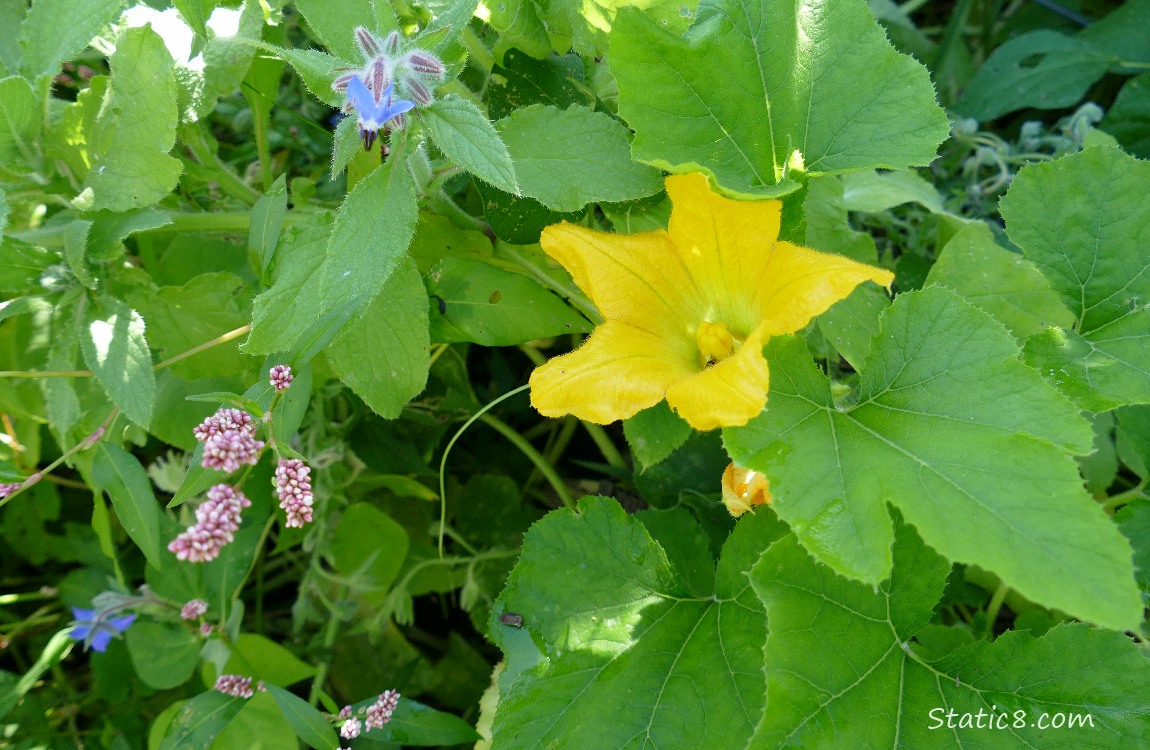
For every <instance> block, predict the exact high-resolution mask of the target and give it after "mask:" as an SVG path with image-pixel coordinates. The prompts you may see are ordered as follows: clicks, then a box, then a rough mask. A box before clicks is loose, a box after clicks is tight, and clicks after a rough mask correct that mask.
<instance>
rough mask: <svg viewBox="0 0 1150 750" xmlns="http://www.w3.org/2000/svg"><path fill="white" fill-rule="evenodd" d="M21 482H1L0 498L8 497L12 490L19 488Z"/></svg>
mask: <svg viewBox="0 0 1150 750" xmlns="http://www.w3.org/2000/svg"><path fill="white" fill-rule="evenodd" d="M23 484H24V483H23V482H4V483H3V484H0V500H2V499H4V498H6V497H8V496H9V495H11V494H12V493H13V492H15V491H16V490H18V489H20V487H21V486H22V485H23Z"/></svg>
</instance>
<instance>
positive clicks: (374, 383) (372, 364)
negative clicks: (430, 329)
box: [326, 258, 430, 419]
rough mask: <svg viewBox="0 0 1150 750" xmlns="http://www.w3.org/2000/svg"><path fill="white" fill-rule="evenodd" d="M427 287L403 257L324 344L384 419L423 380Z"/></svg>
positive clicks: (337, 368)
mask: <svg viewBox="0 0 1150 750" xmlns="http://www.w3.org/2000/svg"><path fill="white" fill-rule="evenodd" d="M429 345H430V344H429V341H428V336H427V291H426V290H425V289H424V287H423V280H422V279H421V278H420V277H419V272H418V271H416V270H415V263H414V262H413V261H412V260H411V259H410V258H405V259H404V260H402V261H401V262H400V263H399V267H398V268H397V269H396V272H395V273H394V274H393V275H392V276H391V278H390V279H388V280H387V281H386V283H384V284H383V286H382V287H381V288H380V289H379V294H377V295H376V297H375V299H374V300H373V301H372V302H371V304H370V305H368V307H367V309H366V310H365V311H364V312H363V314H362V316H360V317H359V319H357V320H355V321H354V322H352V323H350V324H348V325H347V327H345V328H344V329H343V330H341V331H340V333H339V335H337V336H336V337H335V338H334V339H332V342H331V343H330V344H328V346H327V349H326V352H327V357H328V361H329V362H330V364H331V367H332V370H334V372H335V374H336V375H337V376H338V377H339V378H340V380H342V381H343V382H344V384H346V385H347V386H348V387H349V388H351V389H352V391H354V392H355V393H356V395H358V396H359V397H360V398H362V399H363V400H364V402H366V403H367V405H368V406H370V407H371V408H372V410H373V411H375V413H376V414H379V415H380V416H381V417H384V418H386V419H394V418H395V417H397V416H399V413H400V411H402V409H403V407H404V405H405V404H407V402H408V401H410V400H411V399H412V398H414V397H415V396H416V395H418V394H419V393H420V391H422V390H423V387H424V385H425V384H426V383H427V370H428V346H429Z"/></svg>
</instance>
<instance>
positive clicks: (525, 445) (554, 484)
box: [480, 414, 575, 508]
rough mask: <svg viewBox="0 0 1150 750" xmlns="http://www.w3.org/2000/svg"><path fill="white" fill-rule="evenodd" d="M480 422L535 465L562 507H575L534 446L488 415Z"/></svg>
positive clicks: (553, 468)
mask: <svg viewBox="0 0 1150 750" xmlns="http://www.w3.org/2000/svg"><path fill="white" fill-rule="evenodd" d="M480 420H481V421H482V422H483V424H485V425H487V426H488V427H490V428H491V429H493V430H495V431H496V432H498V433H499V434H500V435H502V436H503V437H505V438H507V440H508V441H509V442H510V443H511V444H512V445H514V446H515V447H516V448H518V449H519V452H520V453H522V454H523V455H524V456H526V457H527V458H528V460H530V461H531V463H533V464H535V468H536V469H538V470H539V473H540V474H542V475H543V477H544V479H546V480H547V483H548V484H550V485H551V489H553V490H555V494H556V495H558V496H559V500H560V502H562V503H563V506H564V507H566V508H574V507H575V500H574V499H573V498H572V497H571V493H570V492H568V491H567V486H566V485H565V484H563V478H562V477H560V476H559V473H558V472H557V471H555V467H554V466H552V465H551V464H550V463H549V462H548V461H547V459H545V458H543V454H541V453H540V452H539V451H537V450H535V446H533V445H531V443H529V442H527V441H526V440H524V439H523V436H522V435H520V434H519V433H518V432H516V431H515V430H514V429H512V428H511V426H510V425H508V424H506V423H505V422H502V421H500V420H499V419H497V418H495V417H493V416H491V415H490V414H484V415H482V416H481V417H480Z"/></svg>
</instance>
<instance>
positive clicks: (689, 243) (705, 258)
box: [667, 173, 783, 334]
mask: <svg viewBox="0 0 1150 750" xmlns="http://www.w3.org/2000/svg"><path fill="white" fill-rule="evenodd" d="M667 195H669V196H670V198H671V203H672V207H673V210H672V212H671V221H670V223H669V225H668V232H669V234H670V236H671V240H672V241H673V242H674V244H675V247H676V248H677V250H678V253H679V256H680V257H681V258H682V260H683V264H684V265H685V266H686V267H687V268H688V269H689V271H690V274H691V277H692V278H693V279H694V281H695V284H696V285H697V286H698V288H699V290H700V292H701V294H702V295H703V297H704V298H705V299H706V301H707V303H708V307H709V308H710V309H708V310H706V311H705V313H704V315H705V316H706V317H708V318H709V319H711V320H722V321H724V322H726V323H727V324H728V325H729V326H730V327H731V328H732V329H733V330H741V332H742V333H743V334H746V333H749V332H750V331H751V330H752V329H753V328H754V327H755V325H756V323H757V322H758V321H757V320H756V318H755V311H754V310H752V309H751V308H750V305H749V303H750V299H749V291H750V290H751V288H752V284H754V283H755V281H756V280H758V279H760V278H761V277H762V275H763V271H764V268H765V267H766V264H767V262H768V259H769V257H770V252H771V247H772V245H773V244H774V242H775V240H776V239H777V238H778V236H779V226H780V222H781V218H782V206H783V204H782V203H780V202H779V201H777V200H765V201H736V200H731V199H730V198H724V197H723V196H721V195H718V194H717V193H714V192H712V191H711V188H710V186H709V185H708V184H707V178H706V177H705V176H703V175H702V174H698V173H696V174H687V175H674V176H671V177H668V178H667Z"/></svg>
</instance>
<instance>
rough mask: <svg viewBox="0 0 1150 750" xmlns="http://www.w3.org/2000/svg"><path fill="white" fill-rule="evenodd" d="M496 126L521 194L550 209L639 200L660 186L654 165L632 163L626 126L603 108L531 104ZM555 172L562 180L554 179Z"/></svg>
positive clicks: (659, 174)
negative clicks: (652, 166)
mask: <svg viewBox="0 0 1150 750" xmlns="http://www.w3.org/2000/svg"><path fill="white" fill-rule="evenodd" d="M495 127H496V129H497V130H498V131H499V135H500V136H502V137H503V141H504V142H505V143H506V144H507V150H508V151H509V152H510V153H511V158H512V159H513V160H514V162H515V172H516V174H517V175H518V176H519V187H520V190H521V192H522V194H523V195H526V196H529V197H531V198H534V199H536V200H537V201H539V202H540V203H542V204H543V205H545V206H547V207H548V208H550V209H552V210H554V211H576V210H578V209H580V208H582V207H583V206H585V205H587V204H588V203H592V202H596V203H598V202H618V201H626V200H633V199H635V198H644V197H646V196H648V195H654V194H655V193H658V192H659V191H660V190H662V189H663V179H662V174H661V173H660V172H659V171H658V170H657V169H653V168H651V167H648V166H646V165H644V164H638V163H636V162H633V161H631V144H630V134H629V133H628V131H627V128H625V127H624V126H623V125H622V124H620V123H619V122H618V121H616V120H613V119H611V117H610V116H609V115H606V114H604V113H602V112H592V111H591V110H589V109H587V108H586V107H580V106H576V105H572V106H571V107H569V108H567V109H565V110H562V109H557V108H556V107H552V106H549V105H545V104H536V105H532V106H530V107H526V108H524V109H519V110H516V111H515V112H513V113H512V114H511V116H509V117H507V118H505V119H503V120H500V121H499V122H497V123H496V124H495ZM560 171H561V172H562V175H563V178H562V179H556V176H557V174H559V172H560ZM497 187H498V186H497Z"/></svg>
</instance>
